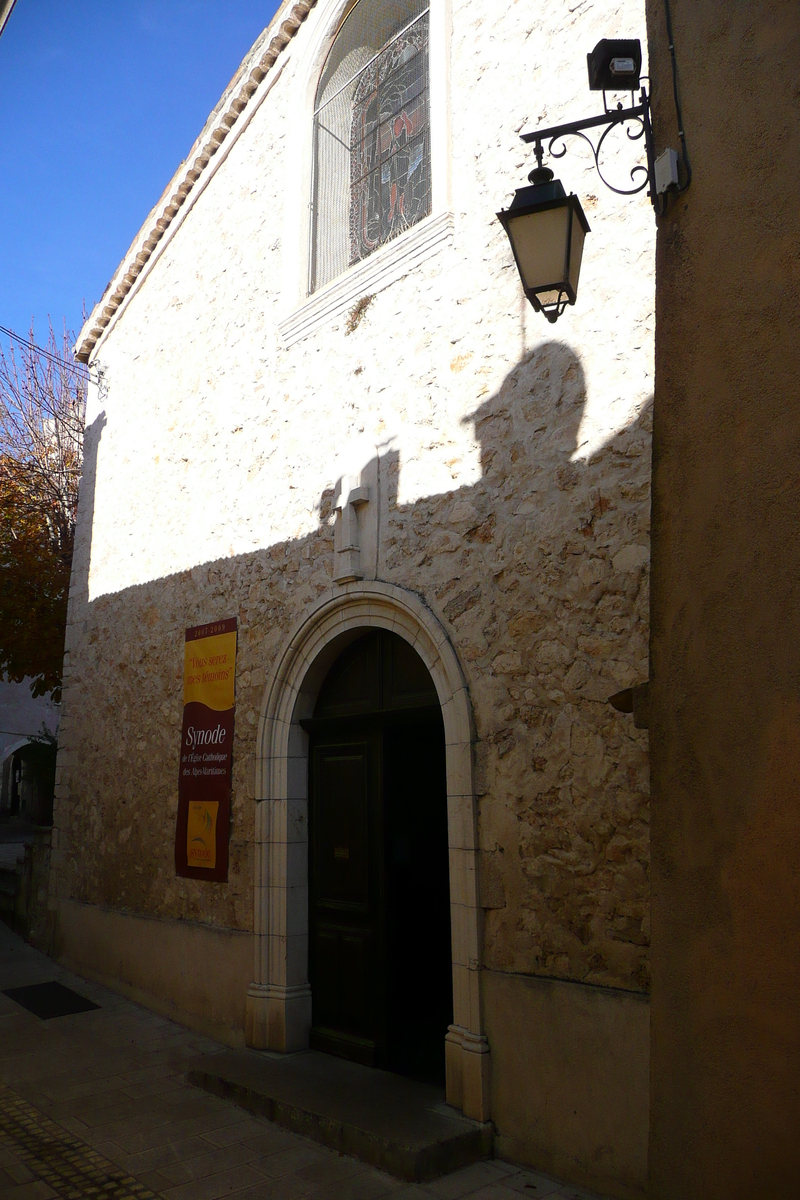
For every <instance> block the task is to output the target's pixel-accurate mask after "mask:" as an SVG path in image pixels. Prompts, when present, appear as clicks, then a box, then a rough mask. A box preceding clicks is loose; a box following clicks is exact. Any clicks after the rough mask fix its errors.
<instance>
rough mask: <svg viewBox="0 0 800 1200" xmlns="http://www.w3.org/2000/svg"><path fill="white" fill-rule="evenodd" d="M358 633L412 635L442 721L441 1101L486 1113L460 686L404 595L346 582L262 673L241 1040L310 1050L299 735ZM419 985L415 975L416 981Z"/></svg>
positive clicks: (443, 637)
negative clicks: (446, 916) (445, 946)
mask: <svg viewBox="0 0 800 1200" xmlns="http://www.w3.org/2000/svg"><path fill="white" fill-rule="evenodd" d="M365 629H388V630H390V631H391V632H393V633H395V634H397V635H399V636H400V637H402V638H404V639H405V640H406V641H407V642H409V643H410V644H411V645H412V646H413V647H414V649H415V650H416V652H417V653H418V654H419V656H420V657H421V658H422V660H423V662H424V663H425V666H426V667H427V668H428V671H429V672H430V675H431V678H432V679H433V682H434V685H435V687H436V692H437V695H438V697H439V703H440V704H441V708H442V717H443V720H444V730H445V743H446V754H447V815H448V830H449V833H448V840H449V846H450V914H451V937H452V954H453V1022H454V1023H453V1025H452V1026H451V1027H450V1030H449V1032H448V1034H447V1039H446V1042H447V1044H446V1059H447V1099H448V1101H449V1103H451V1104H453V1105H455V1106H456V1107H458V1108H461V1109H463V1111H464V1112H465V1113H466V1114H467V1115H468V1116H470V1117H473V1118H474V1119H476V1120H481V1121H485V1120H487V1119H488V1114H489V1101H488V1085H489V1053H488V1049H489V1048H488V1044H487V1041H486V1037H485V1035H484V1032H483V1014H482V1006H481V995H480V946H481V937H480V908H479V903H478V873H477V854H478V840H477V838H478V835H477V810H476V804H475V790H474V784H473V744H474V731H473V723H472V714H471V706H470V700H469V694H468V690H467V686H466V683H465V681H464V677H463V675H462V672H461V668H460V665H459V662H458V658H457V656H456V653H455V651H454V649H453V647H452V645H451V644H450V641H449V639H448V637H447V634H446V632H445V630H444V629H443V627H442V626H441V624H440V623H439V621H438V620H437V618H436V617H435V616H434V614H433V613H432V612H431V611H430V609H428V608H427V606H426V605H425V604H424V603H423V601H422V600H421V599H420V598H419V596H417V595H416V594H415V593H413V592H409V591H406V590H405V589H403V588H399V587H396V586H394V585H392V584H387V583H380V582H375V583H365V582H358V583H350V584H348V585H346V586H345V587H343V588H341V589H340V590H337V592H336V593H332V594H328V595H326V596H325V597H323V599H322V600H320V601H319V602H318V603H317V604H316V605H315V607H314V608H313V609H312V610H311V611H310V612H309V613H307V615H306V616H305V617H304V618H303V620H302V621H301V622H300V623H299V624H298V625H297V626H296V628H295V629H294V630H293V632H292V634H291V635H290V637H289V638H288V640H287V641H286V643H285V644H284V647H283V649H282V651H281V652H280V653H279V654H278V656H277V657H276V659H275V662H274V665H273V669H272V671H271V673H270V676H269V678H268V681H267V685H266V688H265V693H264V702H263V704H262V709H261V716H260V722H259V731H258V742H257V750H256V839H255V843H256V844H255V855H254V861H255V880H254V883H255V914H254V916H255V924H254V942H255V956H254V957H255V968H254V974H255V978H254V982H253V983H252V985H251V987H250V989H249V992H248V999H247V1041H248V1043H249V1044H250V1045H251V1046H255V1047H258V1048H261V1049H271V1050H281V1051H292V1050H300V1049H304V1048H306V1047H307V1046H308V1034H309V1029H310V1026H311V990H310V987H309V984H308V735H307V734H306V733H305V731H304V730H303V729H302V727H301V725H300V721H301V719H302V718H304V717H308V716H311V714H312V712H313V709H314V704H315V702H316V698H317V694H318V692H319V689H320V686H321V684H322V681H323V679H324V678H325V675H326V674H327V671H328V669H329V667H330V666H331V664H332V663H333V661H334V659H335V658H336V657H337V656H338V655H339V654H340V653H341V651H342V649H343V648H344V646H345V645H346V644H347V643H348V641H352V640H353V639H354V638H355V637H357V636H358V634H359V633H361V632H363V630H365ZM420 991H421V993H424V981H423V980H420Z"/></svg>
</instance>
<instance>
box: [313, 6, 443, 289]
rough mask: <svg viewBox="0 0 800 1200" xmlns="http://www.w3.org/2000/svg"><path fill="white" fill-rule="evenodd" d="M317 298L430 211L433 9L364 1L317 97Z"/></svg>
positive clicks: (343, 32) (347, 24)
mask: <svg viewBox="0 0 800 1200" xmlns="http://www.w3.org/2000/svg"><path fill="white" fill-rule="evenodd" d="M314 150H315V153H314V192H313V213H312V217H313V219H312V246H311V277H310V280H309V292H313V291H315V290H317V289H318V288H320V287H322V286H324V284H326V283H328V282H330V280H332V279H335V278H336V276H337V275H340V274H341V273H342V272H343V271H345V270H346V269H347V268H348V267H350V266H353V265H354V264H356V263H358V262H360V261H362V259H365V258H367V257H368V256H369V255H370V254H372V253H373V252H374V251H375V250H377V249H378V248H379V247H380V246H382V245H385V244H386V242H389V241H391V240H392V238H394V237H397V235H398V234H400V233H402V232H403V231H404V230H406V229H409V228H410V227H411V226H412V225H414V224H416V222H417V221H420V220H422V218H423V217H426V216H428V214H429V213H430V211H431V152H430V120H429V105H428V2H427V0H357V3H356V4H355V6H354V7H353V8H352V9H351V11H350V13H349V15H348V16H347V18H346V20H345V21H344V22H343V24H342V27H341V29H340V30H339V33H338V35H337V37H336V40H335V42H334V44H333V47H332V49H331V52H330V54H329V56H328V59H327V61H326V64H325V68H324V70H323V73H322V79H321V80H320V85H319V89H318V92H317V105H316V112H315V129H314Z"/></svg>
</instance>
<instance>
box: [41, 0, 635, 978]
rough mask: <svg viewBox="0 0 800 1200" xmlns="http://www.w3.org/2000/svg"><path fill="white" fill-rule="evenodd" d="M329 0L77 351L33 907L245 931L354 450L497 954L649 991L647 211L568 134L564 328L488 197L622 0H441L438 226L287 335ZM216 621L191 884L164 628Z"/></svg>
mask: <svg viewBox="0 0 800 1200" xmlns="http://www.w3.org/2000/svg"><path fill="white" fill-rule="evenodd" d="M318 11H319V10H315V12H312V13H311V15H310V16H309V18H308V20H307V22H306V23H305V24H304V25H303V27H302V28H301V29H300V30H299V32H298V33H297V35H296V37H295V39H294V42H293V43H292V46H291V47H290V48H289V50H287V51H286V52H285V62H284V64H283V66H282V74H280V76H279V77H278V78H277V80H276V81H275V82H274V84H273V85H272V90H271V91H270V92H269V95H268V96H267V97H266V99H265V101H264V102H263V103H262V104H261V106H260V107H259V108H258V109H257V110H256V111H254V113H253V115H252V117H251V119H250V120H249V123H248V124H247V125H246V127H244V128H242V129H241V131H240V132H239V134H238V136H237V139H236V140H235V142H234V141H232V142H231V144H230V145H229V146H228V147H227V149H226V156H225V157H224V158H222V157H221V158H220V161H219V162H217V163H216V164H215V167H214V170H213V172H211V173H210V177H209V178H208V181H207V183H206V184H205V186H204V188H203V189H202V190H200V189H198V191H197V193H196V194H193V198H192V200H191V203H188V202H187V205H186V211H185V212H183V213H182V214H181V221H180V222H179V223H177V224H176V227H175V228H174V229H172V230H170V232H169V234H168V235H167V236H166V237H165V238H164V240H163V242H162V244H161V245H160V247H159V252H158V254H157V255H156V256H154V257H153V259H152V260H151V263H150V264H149V266H148V268H147V270H146V271H144V272H143V273H142V275H141V277H140V280H139V282H138V283H137V285H136V287H135V288H134V290H133V291H132V292H131V295H130V297H129V298H128V300H127V302H126V304H125V305H124V306H123V308H122V309H121V310H120V313H119V314H118V316H117V317H116V318H115V319H114V321H113V322H112V324H111V325H110V326H109V329H108V331H107V333H106V335H105V336H104V338H103V339H102V340H101V341H100V343H99V344H98V346H97V349H96V352H95V359H94V361H95V362H96V363H97V364H98V365H99V366H101V368H102V375H103V378H102V384H101V386H100V387H99V388H98V389H95V390H94V393H93V397H92V402H91V403H92V409H91V411H90V436H89V438H88V442H87V445H88V452H87V465H86V471H85V477H84V482H83V486H82V493H81V509H80V518H79V521H80V528H79V535H78V549H77V552H76V559H75V571H74V577H73V589H72V596H71V605H70V622H69V629H68V636H67V651H68V656H67V667H66V687H65V698H64V705H63V716H62V731H61V744H62V747H63V750H62V753H61V756H60V760H59V761H60V773H59V786H58V792H57V804H56V815H55V823H56V830H55V833H54V850H53V867H52V880H51V882H52V890H51V904H52V906H53V909H54V911H56V910H57V908H58V905H59V903H60V902H61V901H65V900H73V901H80V902H82V903H84V904H91V905H102V906H107V907H109V908H112V909H127V910H131V911H133V912H136V913H140V914H145V915H148V916H160V917H168V918H180V919H184V920H201V921H203V922H206V923H209V924H211V925H214V926H217V927H221V928H229V929H237V930H249V929H251V928H252V922H253V912H252V907H253V899H252V887H253V862H252V845H253V836H254V830H253V808H254V806H253V798H254V763H255V734H256V727H257V720H258V713H259V709H260V706H261V703H262V699H263V689H264V681H265V671H266V668H267V667H268V666H269V665H270V663H271V662H272V661H273V659H274V657H275V655H276V654H277V652H278V650H279V647H280V646H281V644H282V642H283V640H284V639H285V637H286V636H287V634H288V631H289V630H290V629H291V628H292V626H293V625H294V624H295V623H296V622H297V621H298V619H299V618H300V617H301V616H302V614H303V612H304V609H305V608H306V607H307V606H308V605H309V603H310V602H312V601H313V600H315V599H316V598H318V597H319V596H320V595H321V594H322V593H323V592H325V591H326V590H328V589H329V588H330V587H331V577H332V567H333V533H334V530H333V512H332V499H333V487H334V485H335V483H336V480H337V478H338V477H339V476H340V475H342V474H343V473H351V474H352V473H356V474H357V473H358V472H363V473H364V474H368V473H371V477H374V478H375V479H376V481H377V490H376V496H375V503H374V505H372V504H371V505H370V509H371V512H370V515H369V518H368V519H369V520H370V521H373V522H374V525H375V547H376V557H375V562H374V565H372V564H369V565H368V569H369V571H370V572H371V574H372V575H373V576H377V577H379V578H381V579H384V580H387V581H389V582H392V583H395V584H397V585H399V586H401V587H404V588H408V589H410V590H412V591H414V592H417V593H419V594H420V595H422V596H423V597H424V598H425V601H426V603H427V604H428V605H429V606H430V607H431V608H432V609H433V610H434V612H435V613H436V615H437V616H438V617H439V619H440V620H441V621H442V622H443V624H444V626H445V627H446V629H447V630H448V631H449V634H450V637H451V639H452V642H453V645H454V647H455V649H456V652H457V654H458V656H459V658H460V661H461V663H462V666H463V670H464V674H465V677H466V679H467V681H468V684H469V688H470V693H471V698H472V704H473V708H474V716H475V726H476V733H477V744H476V762H477V777H478V785H479V793H480V796H479V804H480V837H481V847H482V877H481V891H482V904H483V906H484V907H485V909H486V923H485V961H486V964H487V965H488V966H491V967H493V968H496V969H498V970H500V971H503V972H506V973H523V974H526V973H528V974H529V973H533V974H543V975H549V976H557V977H561V978H564V979H573V980H582V981H586V982H593V983H597V984H607V985H613V986H615V987H618V988H624V989H629V990H634V991H642V990H646V988H647V986H648V949H647V947H648V869H649V865H648V795H647V758H646V752H647V735H646V734H645V733H643V732H637V731H635V730H634V729H633V727H632V722H631V719H630V718H629V717H624V716H620V715H619V714H617V713H616V712H615V711H614V710H613V709H611V708H610V706H609V705H608V704H607V703H606V700H607V697H608V695H609V694H611V693H612V692H614V691H617V690H618V689H620V688H622V687H626V686H629V685H631V684H633V683H636V682H639V681H641V680H643V679H645V678H647V673H648V667H647V636H648V631H647V603H648V602H647V584H648V553H649V551H648V544H649V543H648V536H649V527H648V521H649V490H648V488H649V467H650V437H649V403H650V394H651V389H652V337H653V317H652V289H653V275H652V250H653V236H654V229H653V224H654V223H653V220H652V215H651V212H650V209H649V205H648V204H647V202H646V200H645V199H644V198H643V197H639V198H638V199H637V200H635V201H631V200H623V199H620V198H618V197H615V196H613V194H612V193H610V192H605V191H604V190H603V189H602V187H601V185H599V183H598V181H597V178H596V176H595V175H594V174H592V173H590V172H589V169H588V165H587V162H586V159H585V157H583V158H582V157H581V155H580V154H577V155H575V156H571V157H569V158H568V159H567V160H565V162H564V164H563V168H562V170H561V176H562V178H563V179H564V182H565V185H566V186H567V189H568V190H570V189H572V190H575V191H578V192H580V193H581V195H582V196H583V198H584V203H585V207H586V209H587V213H588V215H589V219H590V222H591V223H592V226H593V231H592V233H591V235H590V238H589V239H588V240H587V250H586V256H585V261H584V269H583V276H582V281H581V292H580V296H579V300H578V305H577V306H576V307H575V308H574V309H570V310H569V311H568V312H567V314H565V316H564V317H563V318H562V319H561V321H560V323H559V325H558V326H557V327H556V330H555V331H553V330H552V329H551V327H550V326H547V325H546V323H545V322H544V321H543V319H542V318H541V317H540V316H537V315H536V314H534V313H533V311H532V310H531V309H530V308H529V306H527V304H526V302H524V299H523V297H522V294H521V289H520V286H519V280H518V276H517V274H516V271H515V270H514V268H513V263H512V260H511V255H510V252H509V247H508V243H507V241H506V239H505V235H504V234H503V231H502V229H501V227H500V225H499V223H498V222H497V221H496V220H495V218H494V213H495V211H496V210H497V209H498V208H499V207H500V206H501V205H502V204H505V203H507V202H508V201H509V199H510V196H511V193H512V192H513V189H514V187H515V186H518V185H520V184H521V183H522V182H523V181H524V171H526V170H527V164H526V153H525V151H524V149H523V148H522V146H521V143H520V142H519V140H518V133H519V131H520V130H522V129H523V128H525V127H528V128H529V127H531V126H532V125H533V124H535V123H541V122H545V121H546V122H552V121H555V120H558V119H566V118H567V117H568V116H570V117H574V116H578V115H583V114H585V113H587V112H591V111H593V109H594V108H595V107H596V103H597V99H596V97H593V96H591V94H590V93H589V92H588V90H587V89H586V84H585V52H586V50H587V49H591V47H592V46H593V45H594V43H595V42H596V41H597V40H598V39H599V38H600V37H602V36H607V35H609V34H613V33H615V32H619V31H620V30H621V31H622V32H624V33H626V34H630V33H633V34H635V33H637V32H641V28H640V26H641V21H642V13H641V12H640V6H639V5H638V4H636V3H632V2H630V3H629V2H627V0H626V2H625V3H622V4H618V5H614V6H611V7H610V8H608V9H604V11H603V13H602V14H601V13H598V12H595V10H593V9H591V8H590V9H589V10H588V12H587V13H585V14H584V15H582V9H581V6H578V8H577V9H576V10H575V11H574V12H572V13H571V12H570V11H569V9H568V7H567V6H565V5H563V4H561V3H557V2H555V0H550V2H549V3H543V4H541V5H536V6H530V5H527V4H522V3H520V4H513V5H508V6H504V7H503V10H502V20H500V19H499V18H500V15H501V14H500V13H499V11H498V6H497V4H496V3H495V2H494V0H453V4H452V58H451V71H452V92H451V112H452V127H453V138H452V155H451V160H450V162H447V161H440V162H438V163H437V162H436V161H434V171H436V170H446V171H451V172H452V195H453V202H452V212H453V234H452V237H451V239H450V240H449V241H448V242H447V243H445V244H443V245H442V246H441V248H440V249H439V251H438V252H437V253H436V254H435V255H433V256H432V257H430V258H429V259H428V260H427V261H426V262H425V263H423V264H422V265H420V266H417V267H415V268H414V269H413V270H410V271H409V273H408V274H407V275H406V276H405V277H403V278H401V279H399V280H398V281H396V282H394V283H393V284H392V285H391V286H390V287H387V288H385V289H383V290H378V291H377V294H376V295H375V298H374V300H373V301H372V302H371V303H370V304H369V306H368V307H367V308H366V310H365V312H364V314H363V317H362V319H361V320H360V322H359V323H358V325H357V328H355V330H354V331H353V332H352V333H348V331H347V328H346V321H345V320H344V319H342V318H335V319H332V320H331V321H330V322H329V323H327V324H324V325H323V326H322V327H320V328H319V329H318V330H317V331H315V332H314V333H312V334H310V335H309V336H307V337H306V338H304V339H302V340H300V341H298V342H297V343H296V344H294V345H292V346H291V347H289V348H286V347H285V346H284V345H283V343H282V342H281V339H280V336H279V332H278V328H277V326H278V321H279V319H280V318H281V317H284V316H285V315H286V314H287V311H288V308H287V299H286V297H287V283H286V274H287V271H288V270H289V266H288V265H287V264H290V263H291V262H292V261H294V259H293V256H292V254H289V253H287V250H286V247H285V245H284V237H285V231H286V228H287V221H288V217H287V210H288V209H290V208H292V207H293V206H297V205H298V204H303V203H305V201H304V198H303V197H298V196H297V195H296V194H294V192H293V191H292V190H291V188H292V186H293V181H294V180H295V179H296V175H295V173H294V170H295V168H294V166H293V162H294V158H293V155H292V153H291V152H290V151H291V149H292V144H293V142H297V141H298V139H302V138H303V137H305V136H306V134H307V130H306V129H305V128H300V129H298V127H297V121H298V119H299V118H298V113H302V112H303V110H302V107H301V106H300V98H301V97H302V96H304V95H305V91H306V90H307V80H306V79H304V78H303V77H302V70H301V67H302V64H303V62H304V57H303V55H304V52H305V48H306V47H307V43H306V41H304V39H313V38H314V37H315V36H316V34H315V25H314V22H315V20H316V19H317V16H318ZM433 69H434V70H435V69H436V65H435V63H434V64H433ZM269 82H270V80H269V77H268V78H267V80H266V81H265V85H266V84H268V83H269ZM556 101H558V105H557V106H556V103H555V102H556ZM226 145H227V144H226ZM610 161H611V164H612V167H613V168H614V169H616V170H617V171H619V172H621V177H622V178H623V179H624V176H625V171H626V168H625V167H624V165H623V163H622V159H619V160H617V159H616V158H615V156H614V155H613V154H612V156H611V160H610ZM629 165H630V164H629ZM523 167H524V170H523ZM289 227H291V225H289ZM295 282H296V281H295ZM365 519H366V518H365ZM233 615H236V616H238V618H239V629H240V635H239V659H238V671H237V724H236V746H235V765H234V792H233V818H232V835H231V868H230V882H229V883H228V884H227V885H225V884H208V883H199V882H196V881H193V880H185V879H178V878H176V877H175V874H174V866H173V838H174V823H175V813H176V807H177V774H178V748H179V740H180V721H181V703H182V652H183V645H182V643H183V631H184V629H185V627H186V626H189V625H194V624H198V623H200V622H203V621H207V620H210V619H212V618H217V617H228V616H233Z"/></svg>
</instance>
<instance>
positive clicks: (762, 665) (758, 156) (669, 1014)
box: [648, 0, 800, 1200]
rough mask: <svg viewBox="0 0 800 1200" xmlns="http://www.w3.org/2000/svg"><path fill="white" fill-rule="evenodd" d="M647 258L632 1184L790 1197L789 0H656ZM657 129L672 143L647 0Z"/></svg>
mask: <svg viewBox="0 0 800 1200" xmlns="http://www.w3.org/2000/svg"><path fill="white" fill-rule="evenodd" d="M673 12H674V34H675V46H676V51H677V56H678V63H679V70H680V88H681V95H682V99H683V106H684V119H685V128H686V133H687V139H688V144H689V149H690V152H691V157H692V162H693V167H694V180H693V182H692V185H691V188H690V189H689V190H688V191H687V192H686V193H685V195H683V196H681V197H680V198H679V199H678V201H677V203H675V204H674V205H673V206H672V209H671V211H670V213H669V215H668V216H667V217H666V218H665V219H664V220H663V221H662V222H661V227H660V230H659V239H658V257H657V280H658V284H657V308H656V329H657V339H656V340H657V348H656V364H657V365H656V392H655V417H654V447H653V457H654V494H653V569H652V684H651V704H650V735H651V747H652V754H653V760H652V805H653V808H652V869H653V877H652V938H653V941H652V963H653V991H652V1046H651V1048H652V1060H651V1061H652V1109H651V1140H650V1171H651V1194H652V1196H653V1197H654V1200H655V1198H658V1200H662V1198H663V1200H666V1198H670V1200H687V1198H688V1197H698V1198H699V1197H702V1198H703V1200H716V1198H719V1200H722V1198H723V1197H724V1198H725V1200H736V1198H738V1197H756V1196H757V1197H765V1198H766V1197H769V1198H770V1200H778V1198H780V1197H787V1198H788V1197H792V1198H794V1197H797V1196H798V1195H800V1137H798V1131H799V1130H800V691H799V688H798V685H799V684H800V640H798V629H800V588H798V579H800V525H799V524H798V487H799V484H800V421H798V413H799V412H800V257H799V253H798V252H799V249H800V207H799V206H798V200H797V197H798V191H800V6H798V5H797V3H796V2H791V0H783V2H781V3H777V2H775V0H771V2H762V3H760V4H753V3H742V2H736V3H726V4H720V3H718V2H717V0H673ZM648 18H649V32H650V42H651V45H650V53H651V72H652V74H653V76H654V81H655V89H656V91H655V95H656V110H657V111H656V140H657V144H658V146H659V148H660V147H662V146H664V145H668V144H672V145H673V146H674V145H676V144H677V138H676V132H675V131H676V126H675V119H674V110H673V107H672V96H671V81H670V78H669V61H668V56H667V52H666V41H665V37H666V35H665V24H664V9H663V2H662V0H649V3H648Z"/></svg>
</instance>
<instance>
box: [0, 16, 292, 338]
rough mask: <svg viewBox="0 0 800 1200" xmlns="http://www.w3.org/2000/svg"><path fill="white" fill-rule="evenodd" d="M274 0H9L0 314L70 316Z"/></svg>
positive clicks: (24, 320) (0, 104)
mask: <svg viewBox="0 0 800 1200" xmlns="http://www.w3.org/2000/svg"><path fill="white" fill-rule="evenodd" d="M278 7H279V4H278V0H17V4H16V7H15V8H14V11H13V12H12V14H11V17H10V19H9V22H8V24H7V25H6V28H5V31H4V33H3V35H2V37H0V120H1V121H2V125H1V126H0V128H2V142H0V146H1V147H2V148H1V149H0V325H5V326H7V327H8V328H10V329H13V330H15V331H16V332H18V333H21V334H25V333H27V332H28V329H29V326H30V321H31V317H33V318H34V320H35V328H36V340H37V341H39V342H41V341H43V340H44V338H45V335H46V330H47V318H48V315H50V316H51V317H52V320H53V325H54V327H55V329H56V331H57V332H58V331H60V329H61V328H62V326H63V322H64V320H65V319H66V322H67V326H68V328H69V329H71V330H72V331H73V332H76V333H77V331H78V330H79V329H80V326H81V323H82V319H81V309H82V303H83V302H84V301H85V303H86V308H87V310H88V311H91V308H92V306H93V305H94V303H95V302H96V301H97V300H99V298H100V296H101V295H102V292H103V289H104V288H105V286H106V283H107V282H108V280H109V279H110V278H111V276H112V274H113V273H114V271H115V269H116V267H117V265H118V263H119V261H120V259H121V258H122V255H123V254H124V253H125V251H126V250H127V248H128V246H129V244H130V242H131V241H132V239H133V237H134V235H135V234H136V232H137V231H138V229H139V226H140V225H141V224H142V222H143V221H144V219H145V217H146V216H147V214H148V212H149V211H150V209H151V208H152V206H153V205H154V204H155V202H156V200H157V199H158V197H159V196H160V195H161V192H162V191H163V189H164V187H165V186H166V184H167V182H168V181H169V179H170V178H171V176H172V174H173V172H174V170H175V169H176V167H177V166H178V164H179V163H180V161H181V159H182V158H184V157H185V156H186V154H187V153H188V151H189V149H190V147H191V145H192V143H193V141H194V139H195V137H196V136H197V134H198V133H199V132H200V129H201V128H202V126H203V124H204V122H205V119H206V117H207V116H208V114H209V112H210V111H211V109H212V108H213V107H214V105H215V104H216V102H217V100H218V99H219V97H220V95H221V94H222V92H223V91H224V89H225V87H226V85H227V84H228V82H229V81H230V79H231V76H232V75H233V73H234V72H235V70H236V68H237V67H238V66H239V63H240V62H241V60H242V59H243V58H244V56H245V54H246V53H247V51H248V50H249V49H250V46H251V45H252V43H253V42H254V41H255V39H256V38H257V37H258V35H259V34H260V33H261V31H262V30H263V29H264V28H265V27H266V26H267V25H268V24H269V22H270V20H271V18H272V16H273V14H274V13H275V12H276V10H277V8H278Z"/></svg>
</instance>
